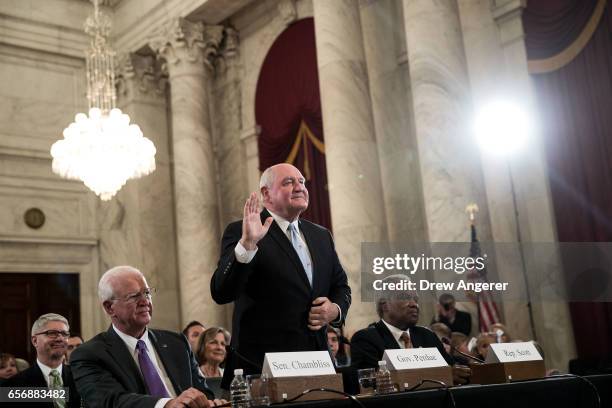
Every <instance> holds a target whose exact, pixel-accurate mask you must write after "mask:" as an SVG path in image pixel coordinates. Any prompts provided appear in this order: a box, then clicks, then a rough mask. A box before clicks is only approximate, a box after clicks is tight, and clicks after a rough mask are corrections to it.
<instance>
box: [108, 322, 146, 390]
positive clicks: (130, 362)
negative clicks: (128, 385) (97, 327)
mask: <svg viewBox="0 0 612 408" xmlns="http://www.w3.org/2000/svg"><path fill="white" fill-rule="evenodd" d="M105 341H106V347H107V349H106V351H107V352H108V354H109V355H110V356H111V358H112V359H113V360H115V363H116V364H117V366H119V367H120V368H121V370H122V371H123V373H124V374H125V377H126V378H127V379H128V380H129V381H133V383H134V385H135V386H136V387H135V389H137V390H139V393H146V389H147V388H146V386H145V383H144V381H143V379H142V373H141V372H140V369H139V368H138V366H137V365H136V362H135V361H134V357H133V356H132V355H131V354H130V351H129V350H128V348H127V347H126V345H125V343H124V342H123V340H121V337H119V335H118V334H117V333H115V330H114V329H113V326H112V325H111V327H110V328H109V329H108V330H107V331H106V337H105Z"/></svg>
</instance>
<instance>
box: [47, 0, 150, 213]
mask: <svg viewBox="0 0 612 408" xmlns="http://www.w3.org/2000/svg"><path fill="white" fill-rule="evenodd" d="M93 3H94V14H93V15H92V16H90V17H88V18H87V20H86V21H85V26H84V27H85V33H87V34H88V35H89V36H90V37H91V42H90V46H89V49H87V51H86V70H87V100H88V101H89V115H86V114H84V113H78V114H77V115H76V116H75V118H74V122H72V123H71V124H70V125H69V126H68V127H67V128H66V129H64V138H63V139H61V140H58V141H57V142H55V143H54V144H53V146H51V156H53V165H52V166H53V172H54V173H57V174H59V175H60V176H61V177H64V178H67V179H75V180H81V181H83V183H85V185H86V186H87V187H88V188H89V189H91V190H93V191H94V192H95V193H96V194H97V195H98V196H99V197H100V199H102V200H104V201H106V200H110V199H111V198H112V197H113V196H114V195H115V194H116V193H117V191H119V190H120V189H121V187H123V185H124V184H125V183H126V181H127V180H129V179H136V178H139V177H142V176H144V175H147V174H149V173H151V172H153V170H155V152H156V150H155V146H154V145H153V143H152V142H151V141H150V140H149V139H147V138H146V137H144V136H143V135H142V131H141V130H140V127H138V125H136V124H131V125H130V117H129V116H128V115H126V114H124V113H122V112H121V110H120V109H117V108H116V107H115V103H116V100H117V96H116V93H115V72H114V68H115V67H114V56H115V52H114V51H113V50H112V49H111V47H110V45H109V42H108V37H109V34H110V30H111V20H110V18H109V16H107V15H105V14H102V13H101V12H100V10H99V4H98V3H99V0H93Z"/></svg>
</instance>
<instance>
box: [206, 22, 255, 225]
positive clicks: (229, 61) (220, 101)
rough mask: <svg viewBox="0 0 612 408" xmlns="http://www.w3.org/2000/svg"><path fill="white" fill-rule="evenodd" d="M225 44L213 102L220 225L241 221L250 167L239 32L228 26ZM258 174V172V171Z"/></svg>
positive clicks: (221, 54) (219, 64) (221, 51)
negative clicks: (244, 131) (243, 138)
mask: <svg viewBox="0 0 612 408" xmlns="http://www.w3.org/2000/svg"><path fill="white" fill-rule="evenodd" d="M224 32H225V41H224V46H223V49H222V50H220V57H219V59H218V61H217V79H216V81H215V88H214V99H215V101H216V106H217V107H218V108H217V109H216V112H217V114H216V116H215V124H214V125H215V127H216V129H217V132H216V134H217V135H218V137H216V138H215V152H216V157H217V163H218V168H219V172H218V174H219V179H220V180H223V183H221V184H220V188H219V194H220V200H221V203H222V206H221V217H220V219H221V224H220V225H221V226H222V228H224V227H225V226H226V225H227V224H229V223H230V222H233V221H236V220H238V219H241V218H242V210H243V207H244V200H246V197H247V195H248V194H247V193H246V191H248V188H247V187H248V185H247V181H246V180H247V177H246V173H247V167H246V164H245V163H246V160H245V154H244V149H243V144H242V142H241V133H242V116H241V112H242V109H241V105H242V100H241V99H242V98H241V74H242V65H241V63H240V49H239V38H238V32H237V31H236V30H235V29H234V28H232V27H225V29H224ZM255 174H256V175H258V172H257V171H256V172H255Z"/></svg>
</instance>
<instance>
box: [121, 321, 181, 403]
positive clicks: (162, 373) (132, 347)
mask: <svg viewBox="0 0 612 408" xmlns="http://www.w3.org/2000/svg"><path fill="white" fill-rule="evenodd" d="M113 330H115V333H117V335H119V337H121V340H123V343H125V346H126V347H127V348H128V351H129V352H130V354H131V355H132V358H134V362H136V366H137V367H138V368H140V362H139V361H138V350H136V344H137V343H138V340H142V341H144V342H145V344H146V345H147V352H148V353H149V358H150V359H151V362H152V363H153V366H155V370H156V371H157V374H158V375H159V378H161V380H162V382H163V383H164V386H165V387H166V392H167V393H168V395H170V397H172V398H174V397H176V392H175V390H174V386H173V385H172V381H170V378H169V377H168V374H167V373H166V369H165V368H164V365H163V364H161V362H160V361H161V360H160V359H159V356H158V355H157V350H155V347H153V344H152V343H151V340H149V330H148V329H145V331H144V334H143V335H142V336H141V337H140V338H139V339H137V338H136V337H132V336H130V335H129V334H125V333H123V332H122V331H121V330H119V329H118V328H116V327H115V325H114V324H113ZM172 398H162V399H160V400H158V401H157V403H156V404H155V408H162V407H163V406H164V405H166V403H167V402H168V401H170V400H171V399H172Z"/></svg>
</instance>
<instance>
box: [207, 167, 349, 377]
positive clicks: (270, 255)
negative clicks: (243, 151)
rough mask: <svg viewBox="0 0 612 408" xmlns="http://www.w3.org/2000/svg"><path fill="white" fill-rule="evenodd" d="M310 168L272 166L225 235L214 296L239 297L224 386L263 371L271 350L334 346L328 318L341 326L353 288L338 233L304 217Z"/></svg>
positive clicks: (221, 300)
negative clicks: (236, 372) (238, 371)
mask: <svg viewBox="0 0 612 408" xmlns="http://www.w3.org/2000/svg"><path fill="white" fill-rule="evenodd" d="M305 182H306V180H305V179H304V176H302V173H300V171H299V170H298V169H297V168H295V167H294V166H292V165H290V164H287V163H282V164H277V165H275V166H272V167H270V168H268V169H266V170H265V171H264V172H263V173H262V175H261V180H260V193H261V196H262V198H263V206H264V209H263V211H261V212H260V209H259V200H258V197H257V194H256V193H255V192H253V193H252V194H251V195H250V196H249V198H248V199H247V201H246V203H245V205H244V210H243V219H242V221H236V222H233V223H231V224H230V225H229V226H228V227H227V228H226V230H225V232H224V234H223V239H222V243H221V256H220V259H219V264H218V266H217V270H216V271H215V273H214V275H213V277H212V280H211V284H210V286H211V293H212V297H213V299H214V300H215V301H216V302H217V303H220V304H224V303H229V302H234V305H235V307H234V317H233V328H232V347H233V348H234V349H235V350H236V352H235V353H231V354H230V355H228V361H227V363H226V369H225V375H224V377H223V383H222V386H223V387H224V388H226V387H227V386H228V385H229V381H230V380H231V375H232V374H233V369H234V368H243V369H245V370H246V372H247V373H255V372H261V364H262V362H263V358H264V354H265V353H266V352H283V351H308V350H327V330H326V327H327V325H328V324H333V325H336V326H339V325H341V324H342V323H343V322H344V319H345V318H346V314H347V312H348V308H349V306H350V304H351V289H350V288H349V286H348V283H347V277H346V273H345V272H344V269H343V268H342V265H341V264H340V261H339V259H338V255H337V253H336V250H335V247H334V242H333V239H332V236H331V234H330V232H329V231H328V230H327V229H325V228H323V227H321V226H320V225H316V224H313V223H311V222H308V221H306V220H303V219H301V218H300V215H301V214H302V213H303V212H304V211H305V210H306V208H308V200H309V196H308V190H307V188H306V185H305Z"/></svg>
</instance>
